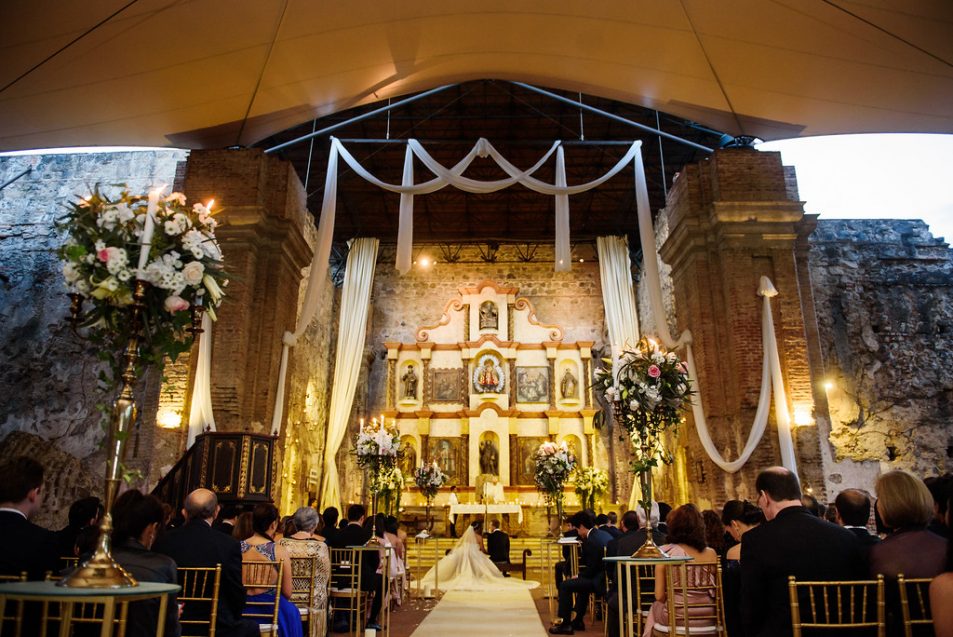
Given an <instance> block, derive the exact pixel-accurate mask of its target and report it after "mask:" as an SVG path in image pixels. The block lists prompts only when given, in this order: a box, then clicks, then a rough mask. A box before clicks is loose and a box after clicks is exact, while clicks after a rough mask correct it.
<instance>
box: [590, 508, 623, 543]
mask: <svg viewBox="0 0 953 637" xmlns="http://www.w3.org/2000/svg"><path fill="white" fill-rule="evenodd" d="M596 528H597V529H601V530H603V531H605V532H606V533H608V534H609V535H611V536H612V537H613V539H614V538H617V537H619V536H620V535H622V531H620V530H619V529H617V528H616V527H614V526H609V516H608V515H606V514H605V513H600V514H599V515H597V516H596Z"/></svg>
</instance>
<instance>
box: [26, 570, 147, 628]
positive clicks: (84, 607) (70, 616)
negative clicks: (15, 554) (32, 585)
mask: <svg viewBox="0 0 953 637" xmlns="http://www.w3.org/2000/svg"><path fill="white" fill-rule="evenodd" d="M45 579H46V581H48V582H58V581H59V580H61V579H63V576H62V575H53V574H52V573H50V572H49V571H47V573H46V578H45ZM107 605H111V606H113V608H112V609H111V612H110V613H109V614H110V615H112V616H113V619H112V630H110V631H109V634H116V635H124V634H125V631H126V623H127V621H128V619H129V603H128V602H112V601H109V602H69V601H54V600H48V599H44V600H43V601H41V602H40V607H41V610H42V613H41V621H40V637H46V636H47V635H48V634H52V635H56V634H59V632H60V627H61V626H62V624H63V622H64V621H67V622H68V623H69V624H70V625H71V626H81V625H102V623H103V622H104V620H105V617H106V614H107V613H106V611H107V608H106V607H107ZM115 606H118V608H119V614H118V615H117V614H116V613H115Z"/></svg>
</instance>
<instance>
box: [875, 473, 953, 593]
mask: <svg viewBox="0 0 953 637" xmlns="http://www.w3.org/2000/svg"><path fill="white" fill-rule="evenodd" d="M876 489H877V509H878V511H880V517H881V518H882V519H883V521H884V524H885V525H886V526H887V527H889V528H890V529H893V531H892V532H891V533H890V534H889V535H888V536H887V537H886V538H884V540H883V541H882V542H879V543H877V544H875V545H874V546H872V547H870V574H871V575H873V576H876V575H878V574H882V575H884V576H886V577H896V576H897V574H899V573H903V574H904V576H906V577H933V576H935V575H938V574H939V573H941V572H942V571H943V562H944V559H945V557H946V540H945V539H943V538H942V537H940V536H939V535H936V534H935V533H931V532H930V531H927V530H926V527H927V524H928V523H929V522H930V520H931V519H932V518H933V498H932V497H931V496H930V491H929V489H927V487H926V485H925V484H923V481H922V480H920V478H918V477H916V476H915V475H913V474H912V473H910V472H908V471H903V470H901V469H895V470H893V471H888V472H887V473H884V474H881V475H880V477H879V478H877V486H876Z"/></svg>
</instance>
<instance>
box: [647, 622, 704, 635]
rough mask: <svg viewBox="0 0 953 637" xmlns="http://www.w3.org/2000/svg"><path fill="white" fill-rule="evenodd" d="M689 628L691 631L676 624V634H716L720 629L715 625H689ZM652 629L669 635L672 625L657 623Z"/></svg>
mask: <svg viewBox="0 0 953 637" xmlns="http://www.w3.org/2000/svg"><path fill="white" fill-rule="evenodd" d="M688 628H689V630H690V631H691V632H688V633H686V632H685V627H684V626H676V627H675V634H676V635H685V634H689V635H714V634H715V633H717V632H718V629H717V628H716V627H715V626H689V627H688ZM652 630H653V631H654V632H657V633H661V634H663V635H668V634H670V633H671V632H672V629H671V627H670V626H666V625H665V624H655V625H654V626H653V627H652Z"/></svg>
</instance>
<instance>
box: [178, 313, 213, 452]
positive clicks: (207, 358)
mask: <svg viewBox="0 0 953 637" xmlns="http://www.w3.org/2000/svg"><path fill="white" fill-rule="evenodd" d="M206 427H207V428H208V429H209V431H215V415H214V414H213V413H212V317H211V316H209V314H208V312H206V313H205V314H204V315H203V316H202V335H201V336H200V337H199V359H198V361H197V362H196V364H195V379H194V380H193V383H192V409H191V410H190V411H189V435H188V440H187V441H186V445H185V448H186V449H188V448H189V447H191V446H192V443H194V442H195V437H196V436H198V435H199V434H201V433H202V432H203V431H205V429H206Z"/></svg>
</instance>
